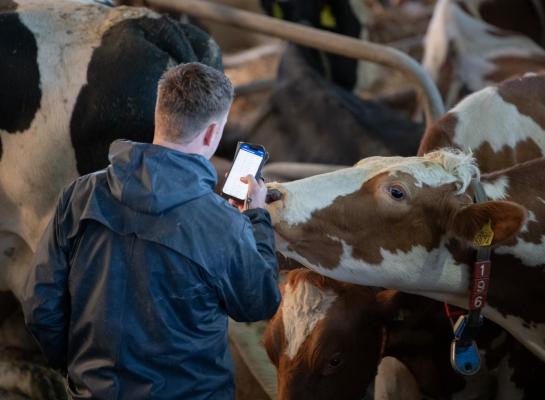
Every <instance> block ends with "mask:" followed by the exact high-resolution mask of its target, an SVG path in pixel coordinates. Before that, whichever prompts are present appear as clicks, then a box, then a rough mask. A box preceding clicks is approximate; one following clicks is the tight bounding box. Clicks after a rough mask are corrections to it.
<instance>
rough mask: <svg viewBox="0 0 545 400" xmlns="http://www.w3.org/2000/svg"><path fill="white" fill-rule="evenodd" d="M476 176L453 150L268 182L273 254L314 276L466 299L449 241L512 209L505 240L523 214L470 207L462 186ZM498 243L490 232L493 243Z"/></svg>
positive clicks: (463, 275) (463, 271)
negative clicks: (276, 194)
mask: <svg viewBox="0 0 545 400" xmlns="http://www.w3.org/2000/svg"><path fill="white" fill-rule="evenodd" d="M478 175H479V171H478V168H477V167H476V166H475V163H474V160H473V159H472V157H471V156H468V155H466V154H463V153H459V152H453V151H446V150H442V151H437V152H433V153H429V154H427V155H426V156H424V157H408V158H403V157H372V158H369V159H364V160H362V161H360V162H359V163H358V164H357V165H355V166H354V167H353V168H348V169H345V170H340V171H336V172H333V173H329V174H324V175H319V176H315V177H312V178H308V179H303V180H300V181H295V182H290V183H286V184H282V185H277V186H276V188H277V189H278V190H279V191H280V192H281V193H282V195H283V196H282V199H281V200H279V201H277V202H274V203H272V204H270V205H269V207H268V209H269V211H270V213H271V216H272V219H273V224H274V227H275V230H276V232H277V236H278V246H279V250H280V251H281V252H282V253H283V254H284V255H285V256H287V257H289V258H292V259H295V260H296V261H298V262H300V263H301V264H303V265H305V266H306V267H308V268H311V269H313V270H315V271H317V272H319V273H321V274H324V275H327V276H330V277H332V278H335V279H339V280H343V281H347V282H353V283H359V284H366V285H373V286H383V287H392V288H397V289H401V290H406V291H434V292H447V293H458V294H465V293H466V292H467V289H468V286H469V283H468V269H467V268H466V267H460V265H457V263H456V262H455V261H454V259H453V256H452V255H451V253H450V252H449V251H448V250H447V245H448V244H449V241H450V240H451V239H452V238H459V239H460V238H461V239H463V240H466V241H470V240H471V239H472V238H473V237H474V235H475V234H476V233H477V232H478V230H480V228H481V227H482V225H484V224H485V223H486V222H487V221H488V219H493V220H494V219H495V218H496V217H497V216H498V215H500V214H498V213H496V211H495V210H497V209H498V210H499V209H501V210H504V209H503V207H507V208H506V209H505V210H507V209H508V207H510V206H511V207H514V208H515V209H516V211H519V212H518V214H517V212H515V211H513V212H514V213H515V214H516V217H513V219H512V221H511V220H509V221H511V222H512V223H511V222H509V221H508V222H507V225H509V226H511V225H512V229H511V230H509V232H510V233H509V234H510V235H513V234H516V233H517V232H518V231H517V229H520V227H521V224H522V222H523V219H524V210H522V211H521V210H519V209H521V207H519V206H515V205H513V204H512V203H507V202H487V203H482V205H472V200H471V197H470V196H469V195H468V194H466V190H467V189H468V186H469V184H470V182H471V180H472V178H474V177H478ZM505 210H504V211H505ZM505 212H507V211H505ZM506 215H507V214H506ZM483 218H486V219H487V220H486V221H484V222H482V221H481V220H482V219H483ZM506 218H507V219H509V218H511V217H510V216H509V215H508V216H506ZM506 237H507V236H506V233H505V232H503V233H502V232H497V233H496V238H497V239H498V240H500V241H501V240H502V239H505V238H506Z"/></svg>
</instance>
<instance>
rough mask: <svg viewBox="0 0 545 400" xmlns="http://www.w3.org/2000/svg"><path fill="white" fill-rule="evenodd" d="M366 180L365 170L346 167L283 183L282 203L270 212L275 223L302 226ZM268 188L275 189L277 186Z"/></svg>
mask: <svg viewBox="0 0 545 400" xmlns="http://www.w3.org/2000/svg"><path fill="white" fill-rule="evenodd" d="M364 179H365V171H363V170H358V169H356V168H347V169H342V170H339V171H335V172H330V173H327V174H323V175H317V176H312V177H309V178H305V179H301V180H298V181H294V182H288V183H284V184H282V185H281V186H279V187H280V188H281V190H282V192H283V193H284V198H283V201H282V202H274V203H272V204H270V205H269V206H268V207H267V209H268V210H269V212H270V213H271V216H272V217H273V220H275V219H276V220H280V219H281V220H282V221H285V222H287V223H288V224H290V225H294V224H298V223H303V222H306V221H308V220H309V219H310V217H311V216H312V213H313V212H315V211H317V210H320V209H323V208H326V207H328V206H329V205H331V203H333V201H334V200H335V199H336V198H337V197H340V196H345V195H347V194H350V193H354V192H355V191H357V190H358V189H359V188H360V187H361V185H362V184H363V182H364ZM269 186H270V187H272V188H274V187H275V185H274V184H271V185H269ZM280 214H281V218H280ZM275 217H276V218H275Z"/></svg>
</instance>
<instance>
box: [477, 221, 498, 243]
mask: <svg viewBox="0 0 545 400" xmlns="http://www.w3.org/2000/svg"><path fill="white" fill-rule="evenodd" d="M492 239H494V231H493V230H492V226H490V221H488V222H487V223H486V224H485V225H484V226H483V227H482V228H481V230H480V231H479V232H478V233H477V234H476V235H475V237H474V238H473V244H474V245H475V246H479V247H486V246H490V245H491V244H492Z"/></svg>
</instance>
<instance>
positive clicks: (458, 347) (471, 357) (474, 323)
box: [446, 179, 493, 375]
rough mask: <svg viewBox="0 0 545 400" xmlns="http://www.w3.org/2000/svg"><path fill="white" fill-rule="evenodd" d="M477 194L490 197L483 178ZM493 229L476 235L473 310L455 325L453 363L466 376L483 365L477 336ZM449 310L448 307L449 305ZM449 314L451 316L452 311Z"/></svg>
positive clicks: (477, 199)
mask: <svg viewBox="0 0 545 400" xmlns="http://www.w3.org/2000/svg"><path fill="white" fill-rule="evenodd" d="M471 185H472V187H473V190H474V193H475V203H483V202H485V201H487V200H488V198H487V196H486V193H485V191H484V188H483V186H482V184H481V183H480V181H478V180H476V179H474V180H473V181H472V183H471ZM492 239H493V231H492V229H491V227H490V224H487V225H485V226H484V227H482V229H481V231H480V232H479V233H478V234H477V235H476V236H475V239H474V245H475V246H476V247H477V254H476V257H475V263H474V264H473V278H472V280H471V287H470V296H469V305H468V309H469V312H468V313H467V314H466V315H461V316H460V317H459V318H458V321H457V322H456V323H455V324H454V325H453V329H454V339H453V341H452V346H451V359H450V361H451V364H452V367H453V368H454V370H455V371H456V372H458V373H460V374H462V375H474V374H476V373H477V372H478V371H479V369H480V365H481V359H480V356H479V350H478V348H477V344H476V342H475V338H476V337H477V334H478V333H479V329H480V327H481V326H482V324H483V317H482V315H481V310H482V308H483V307H484V305H485V304H486V299H487V294H488V287H489V283H490V265H491V262H490V254H491V247H490V245H491V244H492ZM446 309H447V310H448V306H446ZM447 315H448V316H449V317H450V315H449V312H447Z"/></svg>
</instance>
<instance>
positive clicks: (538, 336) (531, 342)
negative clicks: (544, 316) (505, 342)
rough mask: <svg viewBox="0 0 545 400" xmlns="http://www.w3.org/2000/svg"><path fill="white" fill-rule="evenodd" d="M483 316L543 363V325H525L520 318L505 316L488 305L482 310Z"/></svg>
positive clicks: (544, 334)
mask: <svg viewBox="0 0 545 400" xmlns="http://www.w3.org/2000/svg"><path fill="white" fill-rule="evenodd" d="M483 315H484V316H485V317H486V318H489V319H491V320H492V321H494V322H495V323H497V324H498V325H500V326H501V327H503V328H504V329H505V330H506V331H507V332H509V333H510V334H511V335H513V337H514V338H515V339H516V340H518V341H519V342H520V343H522V344H523V345H524V346H525V347H526V348H527V349H528V350H530V351H531V352H532V353H534V354H535V355H536V356H537V357H539V358H540V359H541V360H542V361H544V362H545V346H544V343H545V324H533V323H532V324H530V325H528V324H525V322H524V320H523V319H522V318H519V317H516V316H513V315H505V314H504V313H503V312H502V311H501V310H497V309H495V308H493V307H490V306H489V305H487V306H486V307H485V308H484V309H483ZM539 317H541V316H540V315H538V316H536V318H539Z"/></svg>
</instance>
